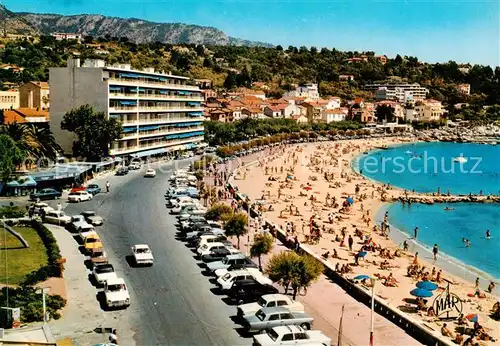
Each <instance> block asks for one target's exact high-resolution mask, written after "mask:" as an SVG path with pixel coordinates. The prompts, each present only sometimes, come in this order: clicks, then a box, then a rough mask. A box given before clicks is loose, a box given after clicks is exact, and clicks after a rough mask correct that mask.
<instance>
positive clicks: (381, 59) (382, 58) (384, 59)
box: [375, 55, 387, 65]
mask: <svg viewBox="0 0 500 346" xmlns="http://www.w3.org/2000/svg"><path fill="white" fill-rule="evenodd" d="M375 59H377V60H378V61H379V62H380V63H381V64H382V65H385V64H387V56H385V55H375Z"/></svg>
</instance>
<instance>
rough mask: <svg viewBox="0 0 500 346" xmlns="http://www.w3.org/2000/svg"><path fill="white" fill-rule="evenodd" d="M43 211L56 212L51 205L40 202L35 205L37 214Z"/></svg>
mask: <svg viewBox="0 0 500 346" xmlns="http://www.w3.org/2000/svg"><path fill="white" fill-rule="evenodd" d="M42 210H43V211H45V213H47V212H49V211H52V210H55V209H54V208H52V207H51V206H50V205H48V204H47V203H45V202H38V203H35V204H34V205H33V212H34V213H35V214H40V213H41V212H42Z"/></svg>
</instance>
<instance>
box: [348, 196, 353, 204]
mask: <svg viewBox="0 0 500 346" xmlns="http://www.w3.org/2000/svg"><path fill="white" fill-rule="evenodd" d="M346 201H347V203H349V204H354V200H353V199H352V197H347V199H346Z"/></svg>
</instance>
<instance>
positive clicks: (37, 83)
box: [29, 81, 49, 90]
mask: <svg viewBox="0 0 500 346" xmlns="http://www.w3.org/2000/svg"><path fill="white" fill-rule="evenodd" d="M29 83H31V84H34V85H36V86H38V87H40V88H42V89H47V90H48V89H49V83H47V82H37V81H30V82H29Z"/></svg>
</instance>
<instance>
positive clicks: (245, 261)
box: [207, 253, 257, 273]
mask: <svg viewBox="0 0 500 346" xmlns="http://www.w3.org/2000/svg"><path fill="white" fill-rule="evenodd" d="M247 267H252V268H257V265H256V264H255V263H253V261H252V260H251V259H250V258H248V257H247V256H245V255H244V254H242V253H240V254H236V255H231V256H227V257H226V258H224V259H223V260H222V261H219V262H213V263H209V264H207V269H208V271H209V272H211V273H214V272H215V271H216V270H217V269H227V270H236V269H245V268H247Z"/></svg>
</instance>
